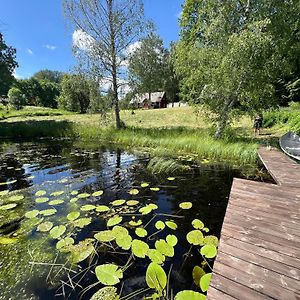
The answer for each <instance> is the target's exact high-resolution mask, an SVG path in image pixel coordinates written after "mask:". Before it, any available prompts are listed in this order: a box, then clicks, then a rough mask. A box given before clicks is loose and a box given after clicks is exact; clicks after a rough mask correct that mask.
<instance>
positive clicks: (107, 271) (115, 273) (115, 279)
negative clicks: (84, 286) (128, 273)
mask: <svg viewBox="0 0 300 300" xmlns="http://www.w3.org/2000/svg"><path fill="white" fill-rule="evenodd" d="M95 273H96V276H97V279H98V280H99V282H101V283H102V284H104V285H116V284H118V283H119V282H120V279H122V278H123V272H122V270H121V269H120V268H119V267H118V266H116V265H114V264H104V265H100V266H97V267H96V269H95Z"/></svg>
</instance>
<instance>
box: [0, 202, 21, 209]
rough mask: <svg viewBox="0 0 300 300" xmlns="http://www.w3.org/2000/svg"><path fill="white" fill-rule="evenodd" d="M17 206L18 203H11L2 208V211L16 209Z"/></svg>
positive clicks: (0, 207)
mask: <svg viewBox="0 0 300 300" xmlns="http://www.w3.org/2000/svg"><path fill="white" fill-rule="evenodd" d="M16 206H18V204H17V203H9V204H5V205H2V206H0V210H9V209H13V208H15V207H16Z"/></svg>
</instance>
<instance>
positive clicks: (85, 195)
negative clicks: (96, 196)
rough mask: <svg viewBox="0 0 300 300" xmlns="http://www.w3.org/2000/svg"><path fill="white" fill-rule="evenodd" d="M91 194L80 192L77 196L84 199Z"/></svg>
mask: <svg viewBox="0 0 300 300" xmlns="http://www.w3.org/2000/svg"><path fill="white" fill-rule="evenodd" d="M90 196H91V195H90V194H88V193H81V194H78V195H77V198H79V199H84V198H88V197H90Z"/></svg>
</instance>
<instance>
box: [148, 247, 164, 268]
mask: <svg viewBox="0 0 300 300" xmlns="http://www.w3.org/2000/svg"><path fill="white" fill-rule="evenodd" d="M147 255H148V257H149V258H150V259H151V261H152V262H154V263H157V264H159V265H161V264H162V263H163V262H164V261H165V256H164V255H163V254H161V253H160V252H159V251H158V250H157V249H149V250H148V254H147Z"/></svg>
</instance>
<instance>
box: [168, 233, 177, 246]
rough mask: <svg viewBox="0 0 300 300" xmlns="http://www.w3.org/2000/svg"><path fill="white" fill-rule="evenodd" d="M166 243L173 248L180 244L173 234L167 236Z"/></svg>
mask: <svg viewBox="0 0 300 300" xmlns="http://www.w3.org/2000/svg"><path fill="white" fill-rule="evenodd" d="M166 241H167V243H168V244H169V245H170V246H172V247H175V246H176V245H177V243H178V239H177V237H176V236H175V235H173V234H169V235H167V237H166Z"/></svg>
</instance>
